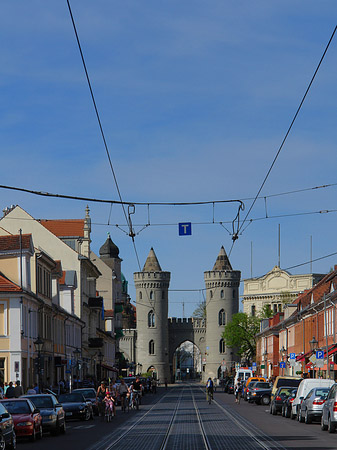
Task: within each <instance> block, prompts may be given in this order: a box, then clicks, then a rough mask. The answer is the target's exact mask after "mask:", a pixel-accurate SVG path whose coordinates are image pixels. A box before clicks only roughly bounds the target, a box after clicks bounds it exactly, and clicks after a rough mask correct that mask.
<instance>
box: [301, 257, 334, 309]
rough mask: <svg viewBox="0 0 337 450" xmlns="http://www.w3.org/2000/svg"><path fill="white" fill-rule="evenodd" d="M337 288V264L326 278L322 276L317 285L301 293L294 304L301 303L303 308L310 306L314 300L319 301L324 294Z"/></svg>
mask: <svg viewBox="0 0 337 450" xmlns="http://www.w3.org/2000/svg"><path fill="white" fill-rule="evenodd" d="M336 289H337V266H335V268H334V270H333V271H332V272H330V273H328V274H327V275H325V277H324V278H322V279H321V280H320V281H319V282H318V283H317V284H315V286H313V287H312V288H311V289H307V290H305V291H304V292H303V293H302V294H300V295H299V296H298V297H297V298H296V300H295V301H294V302H293V304H297V305H300V306H301V307H302V309H303V308H305V307H307V306H309V305H310V304H311V303H312V302H313V303H317V302H318V301H319V300H321V298H322V297H323V295H324V294H330V292H331V290H336Z"/></svg>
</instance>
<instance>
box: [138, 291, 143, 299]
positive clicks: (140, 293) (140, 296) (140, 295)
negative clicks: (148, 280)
mask: <svg viewBox="0 0 337 450" xmlns="http://www.w3.org/2000/svg"><path fill="white" fill-rule="evenodd" d="M142 298H143V294H142V291H140V292H139V300H141V299H142Z"/></svg>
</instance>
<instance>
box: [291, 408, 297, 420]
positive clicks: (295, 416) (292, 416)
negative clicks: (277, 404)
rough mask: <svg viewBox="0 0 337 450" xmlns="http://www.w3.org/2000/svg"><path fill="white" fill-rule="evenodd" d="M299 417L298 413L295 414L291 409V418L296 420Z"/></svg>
mask: <svg viewBox="0 0 337 450" xmlns="http://www.w3.org/2000/svg"><path fill="white" fill-rule="evenodd" d="M296 418H297V415H296V414H293V412H292V410H291V409H290V419H291V420H295V419H296Z"/></svg>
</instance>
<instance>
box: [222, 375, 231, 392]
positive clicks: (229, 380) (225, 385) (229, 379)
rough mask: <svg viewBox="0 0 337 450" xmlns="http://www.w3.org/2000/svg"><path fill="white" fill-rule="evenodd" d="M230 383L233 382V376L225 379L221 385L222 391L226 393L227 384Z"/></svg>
mask: <svg viewBox="0 0 337 450" xmlns="http://www.w3.org/2000/svg"><path fill="white" fill-rule="evenodd" d="M230 383H232V384H233V378H228V379H227V380H226V381H225V384H224V387H223V390H224V392H227V393H228V385H229V384H230Z"/></svg>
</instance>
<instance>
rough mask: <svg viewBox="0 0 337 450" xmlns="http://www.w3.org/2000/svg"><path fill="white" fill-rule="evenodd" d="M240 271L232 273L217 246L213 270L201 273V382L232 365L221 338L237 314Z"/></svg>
mask: <svg viewBox="0 0 337 450" xmlns="http://www.w3.org/2000/svg"><path fill="white" fill-rule="evenodd" d="M240 277H241V272H240V271H239V270H233V269H232V266H231V263H230V262H229V259H228V256H227V254H226V252H225V249H224V248H223V247H221V249H220V253H219V255H218V257H217V259H216V261H215V264H214V267H213V270H211V271H208V272H204V279H205V285H206V355H205V358H206V367H205V371H204V372H203V376H204V379H207V378H208V377H212V378H214V377H216V378H218V377H219V375H220V373H221V368H223V370H226V369H227V370H228V371H230V370H231V367H232V366H233V361H234V357H233V349H231V348H228V347H226V345H225V342H224V340H223V338H222V334H223V332H224V329H225V325H226V324H227V323H228V322H230V321H231V320H232V315H233V314H236V313H237V312H238V311H239V286H240Z"/></svg>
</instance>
